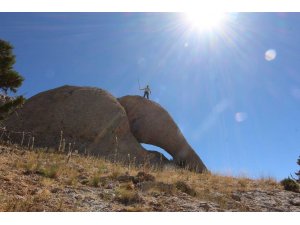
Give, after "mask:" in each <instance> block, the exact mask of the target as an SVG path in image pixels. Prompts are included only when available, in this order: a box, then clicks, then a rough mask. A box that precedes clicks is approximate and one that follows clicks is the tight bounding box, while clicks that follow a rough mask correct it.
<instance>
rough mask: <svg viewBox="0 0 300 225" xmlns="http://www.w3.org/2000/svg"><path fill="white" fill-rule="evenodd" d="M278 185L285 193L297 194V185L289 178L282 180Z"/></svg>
mask: <svg viewBox="0 0 300 225" xmlns="http://www.w3.org/2000/svg"><path fill="white" fill-rule="evenodd" d="M280 183H281V185H282V186H283V187H284V189H285V190H287V191H293V192H299V184H297V182H296V181H294V180H293V179H291V178H286V179H283V180H282V181H281V182H280Z"/></svg>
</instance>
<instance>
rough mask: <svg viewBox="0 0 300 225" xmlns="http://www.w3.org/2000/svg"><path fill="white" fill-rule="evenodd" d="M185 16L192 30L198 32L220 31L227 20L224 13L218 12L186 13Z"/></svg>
mask: <svg viewBox="0 0 300 225" xmlns="http://www.w3.org/2000/svg"><path fill="white" fill-rule="evenodd" d="M185 15H186V19H187V21H188V23H189V24H190V25H191V26H192V28H193V29H197V30H198V31H204V30H214V29H218V28H220V26H221V24H222V23H223V22H224V20H225V18H226V14H225V13H224V12H217V11H215V12H212V11H207V12H205V11H200V12H199V11H190V12H186V13H185Z"/></svg>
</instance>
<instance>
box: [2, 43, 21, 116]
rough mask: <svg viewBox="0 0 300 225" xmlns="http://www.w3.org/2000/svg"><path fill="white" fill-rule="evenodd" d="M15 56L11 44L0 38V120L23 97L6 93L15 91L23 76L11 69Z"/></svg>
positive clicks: (11, 111) (17, 104)
mask: <svg viewBox="0 0 300 225" xmlns="http://www.w3.org/2000/svg"><path fill="white" fill-rule="evenodd" d="M15 62H16V57H15V55H14V54H13V46H12V45H11V44H10V43H9V42H7V41H4V40H1V39H0V91H1V92H2V94H1V98H2V103H1V105H0V120H3V119H4V118H6V117H7V116H8V115H10V114H11V113H13V112H14V111H15V110H16V109H17V108H18V107H20V106H21V105H22V104H23V103H24V101H25V99H24V97H23V96H17V97H9V96H7V94H8V93H16V92H17V88H19V87H20V86H21V85H22V82H23V80H24V78H23V77H22V76H21V75H20V74H19V73H18V72H17V71H15V70H14V69H13V65H14V64H15Z"/></svg>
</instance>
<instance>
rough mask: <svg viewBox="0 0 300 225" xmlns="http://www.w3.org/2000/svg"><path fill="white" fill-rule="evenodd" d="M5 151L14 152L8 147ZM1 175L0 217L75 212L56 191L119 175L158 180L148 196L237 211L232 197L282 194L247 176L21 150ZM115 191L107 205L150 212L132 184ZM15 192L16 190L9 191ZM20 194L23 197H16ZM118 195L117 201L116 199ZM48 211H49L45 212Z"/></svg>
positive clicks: (6, 159)
mask: <svg viewBox="0 0 300 225" xmlns="http://www.w3.org/2000/svg"><path fill="white" fill-rule="evenodd" d="M0 147H1V146H0ZM5 148H10V147H7V146H5ZM14 148H16V147H14ZM16 149H17V148H16ZM0 171H1V177H0V182H2V180H4V181H5V182H6V183H5V184H6V185H7V186H3V187H2V189H1V188H0V211H43V210H48V211H49V210H52V211H70V210H71V211H72V210H76V207H75V206H74V205H72V204H71V203H68V201H65V200H64V199H62V198H60V197H58V194H57V193H56V191H55V190H56V189H59V190H64V188H65V187H68V186H71V187H74V188H76V187H82V186H86V187H90V188H98V189H99V188H101V187H105V186H107V184H108V183H110V182H114V181H116V180H117V179H118V177H119V176H120V175H124V174H126V175H128V176H136V177H138V176H137V174H138V173H139V172H141V171H143V172H144V173H145V174H148V173H150V174H151V175H153V177H154V178H155V181H154V180H153V179H154V178H153V179H152V178H151V179H152V180H150V181H148V185H149V188H148V189H147V188H145V190H146V189H147V191H145V193H150V194H151V193H152V194H153V193H156V194H160V193H166V194H169V195H174V194H176V193H177V192H183V193H186V194H188V195H189V196H190V197H191V198H196V199H199V200H204V201H213V202H215V203H217V204H219V205H220V206H221V207H222V208H224V209H226V208H230V207H232V206H229V205H228V202H231V201H232V194H233V193H235V192H243V191H251V190H258V189H260V190H267V191H272V190H282V187H281V185H280V184H279V183H277V182H276V181H275V180H274V179H272V178H269V177H267V178H261V179H258V180H252V179H249V178H247V177H244V176H241V177H232V176H223V175H218V174H213V173H209V172H207V173H203V174H198V173H194V172H191V171H188V170H184V169H179V168H174V167H167V168H164V169H160V168H154V167H151V166H149V165H146V166H143V167H135V166H134V165H133V164H132V165H130V166H128V165H122V164H120V163H112V162H108V161H105V160H104V159H101V158H94V157H85V156H81V155H76V154H75V155H72V156H71V157H70V158H69V159H68V160H67V155H65V154H62V153H55V152H52V153H49V152H45V151H43V150H41V151H39V150H37V151H35V152H34V151H24V150H23V149H19V150H18V149H17V150H15V151H11V153H9V154H5V156H1V157H0ZM140 174H142V173H140ZM33 178H34V179H33ZM17 180H20V183H21V184H22V185H23V186H22V185H19V189H16V187H14V182H16V181H17ZM151 182H152V183H151ZM145 183H146V182H145ZM146 184H147V183H146ZM34 185H35V186H38V189H39V191H37V192H34V191H32V190H29V189H30V187H31V186H34ZM0 187H1V186H0ZM55 188H56V189H55ZM111 188H112V189H113V192H114V194H110V193H102V194H101V195H102V199H104V200H107V201H117V202H119V203H121V204H124V205H130V207H131V208H130V209H129V208H128V209H127V210H128V211H143V210H145V208H141V207H140V206H138V205H139V204H140V203H142V202H143V200H142V198H141V196H140V195H139V193H138V191H141V190H137V189H135V186H134V185H133V183H130V182H129V183H125V184H122V185H119V186H118V185H117V186H115V187H111ZM10 189H13V190H11V191H10ZM17 191H20V192H22V193H21V194H16V193H17ZM113 195H114V196H115V197H114V198H113V197H111V196H113ZM55 196H56V197H55ZM49 201H50V202H51V201H55V203H53V204H54V205H55V206H53V204H52V208H51V207H50V206H48V207H47V204H46V203H49ZM49 204H50V203H49ZM74 204H75V203H74ZM76 204H79V203H76ZM76 204H75V205H76ZM134 204H137V205H134ZM44 205H46V206H45V207H44ZM133 205H134V206H133ZM49 207H50V208H49ZM238 207H239V209H240V210H242V211H246V210H247V209H246V208H243V205H239V206H238Z"/></svg>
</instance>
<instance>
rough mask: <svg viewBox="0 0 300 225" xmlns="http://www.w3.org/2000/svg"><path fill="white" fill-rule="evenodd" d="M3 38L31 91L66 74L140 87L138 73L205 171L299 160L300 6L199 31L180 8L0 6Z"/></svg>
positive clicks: (118, 90) (85, 82) (134, 91)
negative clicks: (23, 9)
mask: <svg viewBox="0 0 300 225" xmlns="http://www.w3.org/2000/svg"><path fill="white" fill-rule="evenodd" d="M0 38H1V39H4V40H7V41H9V42H11V44H13V45H14V47H15V49H14V53H15V54H16V56H17V63H16V65H15V69H16V70H17V71H19V72H20V73H21V74H22V75H23V76H24V77H25V81H24V84H23V86H22V87H21V88H20V90H19V92H18V93H19V94H24V95H25V96H26V97H27V98H29V97H30V96H32V95H34V94H37V93H38V92H41V91H44V90H48V89H51V88H55V87H58V86H61V85H65V84H69V85H79V86H95V87H99V88H103V89H105V90H107V91H109V92H111V93H112V94H113V95H114V96H116V97H121V96H124V95H138V94H139V95H141V94H142V92H140V91H139V90H138V80H139V81H140V83H141V85H142V86H143V85H146V84H149V85H150V88H151V90H152V95H151V96H150V98H151V99H152V100H154V101H156V102H158V103H159V104H161V105H162V106H163V107H164V108H165V109H166V110H168V111H169V113H170V114H171V116H172V117H173V118H174V120H175V121H176V122H177V124H178V126H179V127H180V129H181V130H182V132H183V134H184V136H185V137H186V139H187V140H188V142H189V143H190V145H191V146H192V147H193V148H194V149H195V150H196V152H197V153H198V154H199V155H200V157H201V158H202V160H203V161H204V163H205V164H206V165H207V167H208V168H209V169H210V170H211V171H213V172H217V173H222V174H230V175H247V176H250V177H254V178H259V177H262V176H272V177H275V178H276V179H278V180H279V179H282V178H284V177H287V176H288V175H289V174H290V173H294V172H295V171H296V170H297V169H298V168H297V164H296V160H297V158H298V156H299V154H300V118H299V115H300V74H299V72H300V63H299V62H300V54H299V52H300V41H299V40H300V39H299V38H300V14H299V13H231V14H227V15H226V19H225V20H224V21H223V22H222V23H221V24H220V26H219V27H218V28H215V29H213V30H202V31H201V32H200V31H199V30H197V29H195V28H193V27H192V26H191V24H189V23H188V22H187V21H186V19H185V16H184V15H183V14H180V13H0ZM268 50H273V52H276V57H275V55H274V53H273V54H271V55H270V56H269V57H271V60H270V58H269V60H266V55H265V54H266V51H268ZM150 148H152V149H153V147H150Z"/></svg>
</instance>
